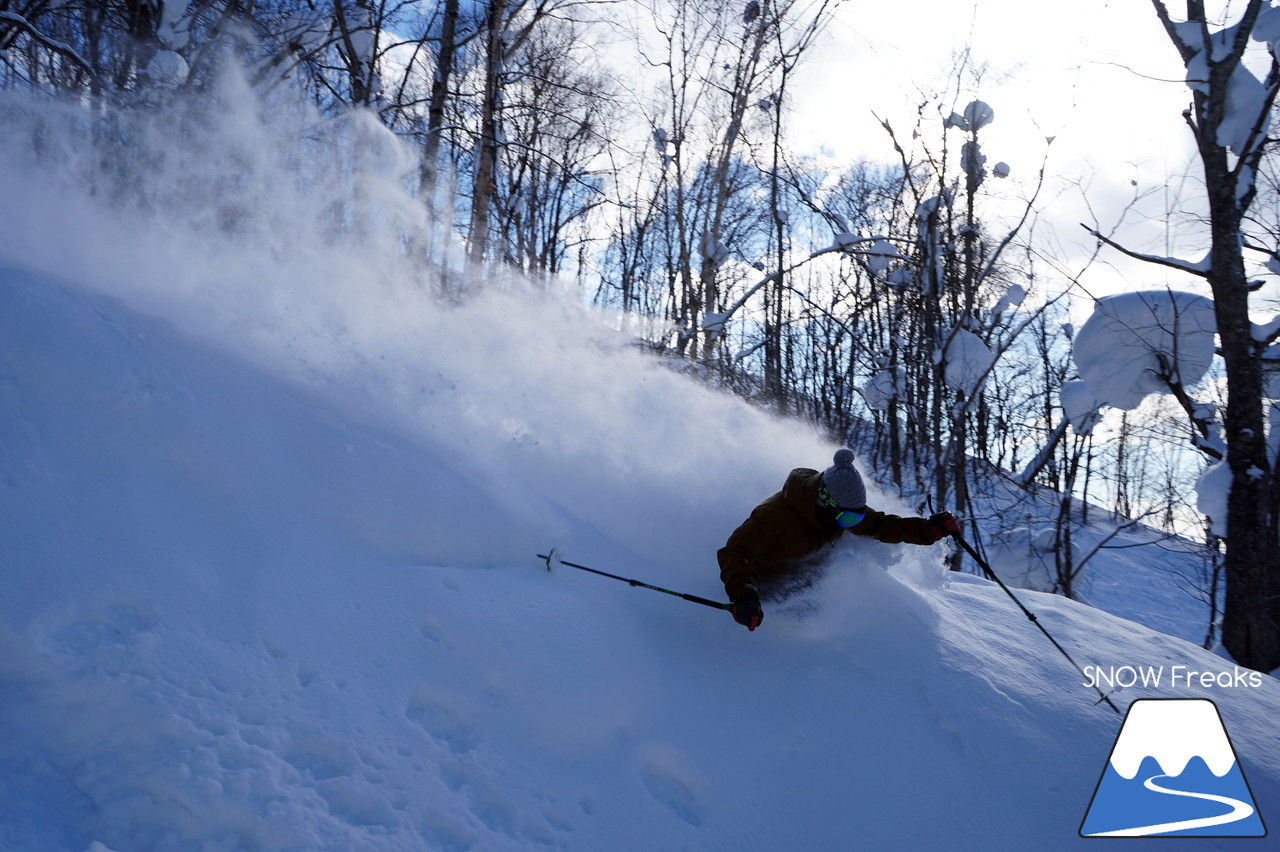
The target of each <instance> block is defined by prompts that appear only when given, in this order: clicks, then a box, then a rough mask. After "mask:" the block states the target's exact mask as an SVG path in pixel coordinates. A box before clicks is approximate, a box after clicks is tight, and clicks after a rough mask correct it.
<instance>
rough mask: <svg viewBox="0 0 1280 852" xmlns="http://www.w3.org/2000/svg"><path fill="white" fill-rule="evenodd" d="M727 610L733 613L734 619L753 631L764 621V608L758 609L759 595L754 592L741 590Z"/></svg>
mask: <svg viewBox="0 0 1280 852" xmlns="http://www.w3.org/2000/svg"><path fill="white" fill-rule="evenodd" d="M729 612H731V613H732V614H733V620H734V621H736V622H738V623H739V624H741V625H742V626H743V627H745V628H747V629H748V630H753V631H754V630H755V629H756V628H757V627H759V626H760V622H762V621H764V610H762V609H760V596H759V595H757V594H756V593H755V592H743V593H742V594H740V595H738V598H737V600H735V601H734V602H733V608H732V609H730V610H729Z"/></svg>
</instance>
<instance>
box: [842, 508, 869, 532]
mask: <svg viewBox="0 0 1280 852" xmlns="http://www.w3.org/2000/svg"><path fill="white" fill-rule="evenodd" d="M866 516H867V513H866V512H851V511H849V510H848V509H842V510H841V511H839V512H836V525H837V526H839V527H841V528H843V529H846V530H847V529H848V528H849V527H856V526H857V525H858V524H860V523H862V519H863V518H865V517H866Z"/></svg>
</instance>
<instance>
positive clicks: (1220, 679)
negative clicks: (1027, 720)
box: [1083, 666, 1262, 689]
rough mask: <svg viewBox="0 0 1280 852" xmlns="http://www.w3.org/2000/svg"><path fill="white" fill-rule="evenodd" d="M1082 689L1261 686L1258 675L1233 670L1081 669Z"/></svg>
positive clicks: (1110, 667) (1087, 667)
mask: <svg viewBox="0 0 1280 852" xmlns="http://www.w3.org/2000/svg"><path fill="white" fill-rule="evenodd" d="M1084 676H1085V680H1084V684H1083V685H1084V686H1086V687H1089V688H1090V689H1095V688H1105V689H1114V688H1116V687H1120V688H1121V689H1128V688H1130V687H1133V686H1142V687H1144V688H1149V689H1158V688H1160V687H1162V686H1167V687H1171V688H1174V689H1177V688H1179V687H1185V688H1194V687H1199V688H1201V689H1239V688H1241V687H1245V688H1251V689H1257V688H1258V687H1260V686H1262V674H1261V673H1260V672H1255V671H1251V670H1249V669H1242V668H1240V667H1239V666H1235V667H1234V669H1233V670H1232V671H1216V672H1213V671H1196V670H1195V669H1191V668H1188V667H1186V666H1085V667H1084Z"/></svg>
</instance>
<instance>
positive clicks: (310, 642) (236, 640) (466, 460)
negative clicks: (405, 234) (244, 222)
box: [0, 127, 1280, 852]
mask: <svg viewBox="0 0 1280 852" xmlns="http://www.w3.org/2000/svg"><path fill="white" fill-rule="evenodd" d="M234 130H235V133H236V134H238V136H239V137H244V135H245V134H244V132H243V131H244V128H243V127H235V128H234ZM228 132H231V131H228ZM246 144H248V143H246ZM250 147H252V146H250ZM209 150H213V151H216V150H218V148H217V146H211V148H210V149H209ZM259 150H260V149H259ZM10 154H11V155H12V151H11V152H10ZM204 156H205V160H206V161H208V160H209V159H210V157H209V156H208V151H206V152H205V155H204ZM6 164H7V168H6V171H5V174H4V175H3V177H4V180H5V183H6V186H7V187H9V189H10V192H9V194H8V195H7V196H6V198H5V199H4V200H3V201H0V516H2V517H3V518H4V521H3V524H0V565H2V566H3V575H2V576H3V590H4V594H3V595H0V849H4V850H6V852H46V851H47V852H104V850H114V852H145V850H241V849H261V850H291V849H294V850H309V851H310V850H432V852H434V850H463V849H477V850H525V849H538V848H561V849H571V850H591V852H594V850H604V849H610V850H613V849H619V850H628V849H659V850H674V849H708V850H715V849H761V850H766V849H767V850H777V849H805V850H844V849H855V848H856V849H874V850H890V849H926V848H927V849H954V850H989V849H1020V850H1021V849H1036V850H1057V849H1066V848H1074V847H1076V846H1077V845H1079V844H1086V845H1087V843H1088V841H1085V840H1081V839H1080V838H1079V837H1078V836H1077V831H1078V829H1079V826H1080V822H1081V819H1082V817H1083V815H1084V812H1085V810H1086V808H1087V806H1088V804H1089V800H1090V796H1091V794H1092V792H1093V790H1094V786H1095V785H1096V784H1097V782H1098V779H1099V777H1100V773H1101V772H1102V770H1103V767H1104V765H1105V764H1106V761H1107V758H1108V754H1109V751H1110V748H1111V745H1112V743H1113V740H1114V738H1115V736H1116V732H1117V731H1118V729H1119V725H1120V718H1119V717H1118V716H1116V715H1115V714H1114V713H1112V712H1111V711H1110V710H1109V709H1107V708H1106V707H1105V706H1096V705H1095V704H1094V701H1095V700H1096V695H1095V694H1094V693H1093V692H1092V691H1091V690H1090V689H1089V688H1087V687H1086V686H1084V685H1083V684H1082V683H1081V678H1080V676H1079V675H1078V674H1077V673H1076V672H1075V671H1074V670H1073V669H1072V668H1071V667H1070V666H1069V665H1068V664H1067V663H1066V661H1065V660H1063V658H1062V657H1060V656H1059V655H1057V654H1056V653H1055V652H1054V651H1053V649H1052V648H1051V646H1049V644H1048V642H1047V641H1046V640H1045V639H1044V638H1043V637H1042V636H1041V635H1040V634H1039V633H1038V632H1037V631H1036V630H1035V628H1034V627H1033V626H1032V625H1030V624H1029V623H1028V622H1027V620H1026V619H1025V617H1024V616H1023V615H1022V613H1021V612H1019V611H1018V610H1017V608H1016V607H1014V606H1013V604H1012V603H1011V602H1010V601H1009V600H1008V598H1006V597H1005V596H1004V595H1003V594H1002V593H1001V591H1000V590H999V589H998V588H997V587H995V586H994V585H992V584H990V583H988V582H986V581H982V580H978V579H975V578H973V577H969V576H960V575H948V574H946V573H945V572H944V571H943V570H942V551H941V547H938V548H934V549H926V548H910V547H905V546H888V545H880V544H877V543H874V542H868V541H852V540H850V541H849V542H848V543H847V544H846V545H845V546H844V548H843V549H841V550H840V551H839V552H837V553H836V554H834V555H833V557H832V558H831V559H830V560H829V566H828V572H827V576H826V578H825V580H824V581H823V582H822V583H821V584H820V585H819V586H817V587H816V588H815V589H813V590H810V591H809V592H807V593H806V594H805V595H804V596H803V597H801V598H800V599H797V600H794V601H792V602H791V603H790V604H789V605H788V606H786V607H783V608H771V609H768V610H767V611H766V620H765V623H764V625H763V627H762V628H761V629H760V630H757V631H756V632H754V633H748V632H747V631H745V630H743V629H742V628H741V627H738V626H737V625H735V624H734V623H733V622H732V620H731V619H730V617H729V616H728V615H727V614H724V613H718V612H715V611H713V610H710V609H706V608H703V607H698V606H694V605H691V604H688V603H685V602H682V601H679V600H676V599H674V598H670V597H668V596H664V595H658V594H654V593H652V592H648V591H646V590H643V589H633V588H629V587H628V586H626V585H625V584H622V583H616V582H613V581H610V580H607V579H604V578H600V577H595V576H592V575H589V574H585V573H581V572H577V571H572V570H570V569H560V570H558V571H555V572H548V571H547V570H545V567H544V566H543V564H542V563H541V561H540V560H538V559H536V558H535V557H534V554H535V553H537V552H540V551H543V552H545V551H544V549H545V548H549V547H557V548H559V549H560V551H561V552H562V553H563V554H564V555H565V557H566V558H570V559H574V560H576V561H579V562H583V563H585V564H587V565H592V566H595V567H599V568H602V569H604V570H609V571H614V572H616V573H620V574H623V575H625V576H630V577H639V578H641V579H644V580H646V581H649V582H653V583H658V584H661V585H664V586H668V587H672V588H676V589H679V590H681V591H685V592H690V593H693V594H697V595H702V596H707V597H719V596H720V594H721V591H722V590H721V588H720V586H719V582H718V577H717V568H716V564H715V559H714V552H715V549H716V548H717V547H718V546H719V545H720V544H722V543H723V541H724V539H725V537H726V536H727V535H728V533H729V532H730V531H731V530H732V529H733V527H734V526H735V525H736V524H737V523H738V522H739V521H740V520H741V519H742V518H743V517H745V515H746V513H747V512H748V511H750V509H751V508H752V506H754V504H755V503H756V502H757V501H758V500H759V499H761V498H762V497H764V496H766V495H767V494H769V493H770V492H771V491H773V490H775V489H776V488H777V487H779V486H780V485H781V483H782V481H783V479H784V478H785V476H786V474H787V472H788V470H790V469H791V468H792V467H797V466H810V467H822V466H825V465H826V464H827V463H829V459H830V457H831V451H832V450H833V449H834V448H833V447H831V446H829V445H827V444H824V443H823V442H822V441H821V440H819V438H818V437H817V436H816V435H814V434H813V433H812V432H811V431H809V430H808V429H806V428H804V427H802V426H798V425H796V424H793V423H784V422H778V421H776V420H772V419H770V418H769V417H767V416H765V415H764V414H762V413H760V412H758V411H756V410H753V409H751V408H749V407H748V406H746V405H745V404H743V403H741V402H739V401H736V400H733V399H731V398H728V397H726V396H723V395H721V394H717V393H715V392H713V391H709V390H707V389H706V388H705V387H703V386H701V385H699V384H697V383H696V382H694V381H691V380H688V379H685V378H682V377H680V376H677V375H675V374H673V373H671V372H670V371H667V370H665V369H663V368H661V367H659V366H656V365H654V364H652V363H651V362H650V361H648V360H646V358H645V357H644V356H643V355H642V354H640V353H638V352H636V351H634V350H631V349H629V348H628V347H627V346H626V345H625V339H624V338H623V337H622V336H620V335H618V334H616V333H615V332H614V331H613V330H612V329H610V328H609V327H607V326H606V325H605V324H603V322H602V320H601V318H599V317H595V316H593V315H591V314H590V313H589V312H588V311H586V310H584V309H582V308H581V307H579V306H576V305H572V304H567V303H566V302H565V301H563V300H562V299H560V298H558V297H557V296H556V295H555V294H554V293H543V292H536V291H535V292H525V291H523V290H522V289H521V288H520V287H518V286H514V287H511V288H508V289H505V290H503V289H502V288H494V290H495V292H490V293H489V294H487V295H484V296H479V297H476V298H474V299H472V300H470V301H468V302H467V303H466V304H464V305H463V306H461V307H456V308H453V309H449V310H443V309H441V308H439V307H437V306H435V305H434V303H433V302H432V301H431V300H430V299H429V298H428V297H427V296H426V295H425V294H423V293H422V292H420V291H419V290H418V289H417V287H416V284H415V283H414V282H413V281H412V280H411V279H410V278H408V277H407V276H406V275H405V273H404V270H402V269H399V268H398V267H397V266H396V264H395V262H394V260H388V257H391V258H394V256H395V252H394V251H388V246H386V245H381V244H379V242H378V240H377V239H376V237H372V236H368V235H365V236H364V237H361V238H360V239H351V240H343V239H335V238H333V237H332V235H331V234H327V233H326V232H325V231H324V229H323V228H322V227H320V226H319V225H316V224H315V223H311V224H309V220H307V219H306V218H305V217H302V216H301V213H300V211H304V210H306V209H309V205H308V204H307V203H304V202H306V199H305V198H293V197H291V196H289V195H288V192H287V191H285V189H282V188H281V186H279V185H276V184H272V183H271V182H270V181H268V182H267V183H268V185H267V186H265V187H262V188H260V189H258V190H252V189H251V188H248V187H239V188H238V189H236V190H235V191H243V192H251V191H253V192H257V193H258V194H257V195H255V196H254V204H252V205H247V206H242V207H241V208H239V209H241V211H242V212H245V211H248V212H245V215H246V216H249V215H250V214H251V213H252V212H253V211H258V213H260V214H261V213H262V210H264V209H266V208H264V207H263V205H265V204H267V203H268V202H267V200H266V198H267V197H268V196H270V198H271V201H270V203H271V204H274V205H276V206H275V207H272V208H270V210H268V212H269V213H270V212H271V211H274V213H273V214H272V215H266V214H262V215H261V219H260V220H259V219H253V220H252V222H253V223H259V222H260V223H265V224H262V226H261V227H258V226H257V224H255V226H254V227H239V228H231V229H219V228H218V227H213V226H211V225H210V222H208V221H204V220H202V218H201V217H203V216H205V215H209V216H215V214H214V213H208V214H206V213H205V212H201V211H200V210H199V209H196V208H193V209H192V210H191V211H186V210H184V211H182V215H178V213H177V211H176V208H172V207H159V208H156V209H157V210H158V212H157V213H155V214H154V215H153V216H152V217H151V218H146V217H139V218H129V217H118V216H117V217H113V216H110V215H105V214H104V213H103V212H102V211H96V210H95V209H94V207H93V205H94V203H96V202H94V201H93V200H92V199H90V198H87V197H82V196H81V195H78V194H77V191H76V186H75V181H74V180H71V177H74V175H71V176H68V175H67V173H61V176H62V177H63V178H65V180H64V182H63V183H61V184H59V182H58V181H57V180H54V179H53V177H55V176H51V175H50V174H48V173H41V172H40V171H39V170H38V169H34V168H28V167H27V166H28V165H29V164H23V163H20V162H18V161H17V160H16V159H15V158H14V157H13V156H10V157H9V159H8V160H6ZM188 165H189V164H188ZM269 165H270V164H269V163H267V164H260V169H261V170H260V171H259V172H258V173H259V174H260V175H261V174H270V172H269V170H268V169H267V167H268V166H269ZM392 171H393V170H392ZM375 177H376V170H375ZM388 183H390V181H388ZM173 185H174V186H176V185H177V184H176V182H175V183H174V184H173ZM187 191H189V190H187ZM228 191H230V190H228ZM313 200H314V199H313ZM315 206H316V208H317V209H322V205H315ZM283 210H288V212H289V215H287V216H286V215H284V214H283V213H282V212H281V211H283ZM291 217H295V218H291ZM215 218H216V217H215ZM282 223H287V224H288V225H289V228H288V229H285V230H283V231H282V230H281V225H282ZM268 225H270V226H271V227H268ZM863 469H864V472H865V473H867V474H868V477H871V476H873V475H874V466H873V465H870V464H867V463H865V462H864V464H863ZM872 498H873V502H875V504H877V505H878V506H879V507H881V508H886V509H901V507H900V506H898V505H897V504H896V503H895V501H894V500H893V499H892V498H891V497H889V496H888V495H885V494H883V493H880V492H878V491H876V490H874V489H873V490H872ZM1022 597H1023V599H1024V600H1025V601H1026V602H1027V603H1028V605H1030V606H1031V608H1032V609H1034V610H1035V611H1036V612H1037V613H1038V614H1039V615H1040V617H1041V620H1042V623H1044V624H1045V625H1046V626H1047V627H1048V628H1049V629H1050V630H1052V631H1053V632H1054V634H1055V636H1056V637H1057V638H1058V639H1059V640H1060V641H1061V642H1062V643H1063V644H1064V645H1065V646H1066V647H1068V648H1069V649H1070V650H1071V652H1072V653H1073V655H1074V656H1075V657H1076V659H1077V660H1078V661H1079V662H1081V663H1082V664H1086V665H1102V666H1124V665H1132V666H1165V667H1166V670H1168V669H1169V668H1171V667H1172V666H1175V665H1179V666H1185V667H1186V670H1190V671H1208V672H1214V673H1217V672H1220V671H1224V670H1225V671H1230V670H1231V666H1230V664H1229V663H1224V661H1223V660H1222V659H1221V658H1219V657H1217V656H1214V655H1212V654H1209V653H1207V652H1205V651H1203V650H1201V649H1200V648H1198V647H1196V646H1194V645H1193V644H1190V643H1188V642H1185V641H1183V640H1181V639H1176V638H1172V637H1170V636H1168V635H1166V634H1161V633H1157V632H1154V631H1152V630H1151V629H1149V628H1146V627H1142V626H1139V625H1138V624H1136V623H1134V622H1132V621H1126V620H1122V619H1119V618H1117V617H1114V616H1112V615H1108V614H1107V613H1105V612H1102V611H1100V610H1096V609H1091V608H1088V607H1085V606H1082V605H1080V604H1076V603H1073V602H1070V601H1067V600H1064V599H1062V598H1057V597H1053V596H1048V595H1042V594H1036V593H1033V592H1025V593H1022ZM1155 696H1190V697H1201V698H1202V697H1211V698H1213V699H1214V700H1215V701H1216V702H1217V705H1218V707H1219V709H1220V711H1221V714H1222V717H1223V720H1224V721H1225V723H1226V725H1227V727H1228V729H1229V731H1230V734H1231V737H1232V741H1233V743H1234V745H1235V748H1236V751H1237V752H1238V754H1239V756H1240V760H1241V764H1242V767H1243V769H1244V772H1245V774H1246V775H1247V778H1248V780H1249V782H1250V783H1251V785H1252V789H1253V792H1254V794H1255V796H1256V798H1257V801H1258V803H1259V806H1260V809H1261V811H1262V814H1263V816H1264V818H1266V817H1270V818H1271V819H1272V820H1276V819H1280V812H1277V810H1276V805H1275V804H1274V803H1275V802H1280V736H1278V734H1277V729H1276V725H1275V720H1276V719H1277V718H1280V684H1278V683H1277V682H1276V681H1275V680H1274V679H1271V678H1264V679H1262V680H1261V682H1260V684H1259V685H1257V686H1242V687H1234V686H1233V687H1217V686H1214V687H1204V686H1202V685H1200V684H1199V683H1194V684H1191V683H1185V682H1184V683H1180V684H1178V685H1175V686H1170V685H1169V684H1168V683H1167V682H1166V683H1165V684H1164V685H1162V687H1161V688H1158V689H1156V688H1151V689H1134V690H1130V691H1129V692H1127V693H1124V694H1122V695H1119V696H1117V697H1116V700H1117V702H1118V703H1121V706H1124V704H1125V703H1127V701H1128V700H1129V699H1131V698H1134V697H1155ZM1134 842H1135V843H1137V844H1138V845H1139V846H1140V847H1141V845H1142V844H1143V843H1144V841H1134ZM1192 842H1194V843H1195V844H1196V848H1201V847H1203V848H1217V847H1218V846H1222V847H1226V845H1227V844H1228V843H1229V842H1230V841H1217V840H1203V841H1192Z"/></svg>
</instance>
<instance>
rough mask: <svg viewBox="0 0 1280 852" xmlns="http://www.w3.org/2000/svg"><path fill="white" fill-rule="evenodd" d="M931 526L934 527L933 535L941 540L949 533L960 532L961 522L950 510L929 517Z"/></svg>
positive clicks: (956, 533) (955, 533)
mask: <svg viewBox="0 0 1280 852" xmlns="http://www.w3.org/2000/svg"><path fill="white" fill-rule="evenodd" d="M929 526H931V527H933V535H934V537H935V538H936V539H938V540H939V541H941V540H942V539H944V538H946V537H947V536H949V535H959V534H960V522H959V521H957V520H956V516H955V515H953V514H951V513H950V512H939V513H938V514H936V515H933V516H932V517H930V518H929Z"/></svg>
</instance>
